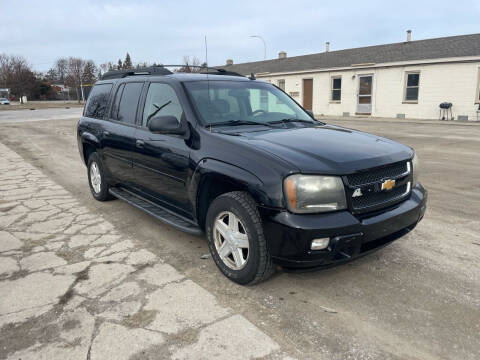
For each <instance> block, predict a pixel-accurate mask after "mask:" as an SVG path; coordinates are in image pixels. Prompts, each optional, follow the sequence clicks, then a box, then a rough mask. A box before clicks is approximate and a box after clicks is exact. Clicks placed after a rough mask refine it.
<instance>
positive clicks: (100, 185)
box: [87, 152, 113, 201]
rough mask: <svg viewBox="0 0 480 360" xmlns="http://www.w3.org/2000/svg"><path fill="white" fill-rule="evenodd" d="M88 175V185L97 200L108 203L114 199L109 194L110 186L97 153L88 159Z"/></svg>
mask: <svg viewBox="0 0 480 360" xmlns="http://www.w3.org/2000/svg"><path fill="white" fill-rule="evenodd" d="M87 174H88V185H90V191H91V193H92V195H93V197H94V198H95V200H98V201H107V200H111V199H113V196H112V195H111V194H110V193H109V192H108V189H109V188H110V186H109V185H108V183H107V180H106V178H105V171H104V168H103V164H102V161H101V160H100V156H98V154H97V153H96V152H93V153H91V154H90V156H89V157H88V163H87Z"/></svg>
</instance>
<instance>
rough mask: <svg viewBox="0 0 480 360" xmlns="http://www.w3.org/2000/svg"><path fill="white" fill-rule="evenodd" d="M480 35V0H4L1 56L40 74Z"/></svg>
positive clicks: (253, 57)
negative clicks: (56, 68) (63, 62)
mask: <svg viewBox="0 0 480 360" xmlns="http://www.w3.org/2000/svg"><path fill="white" fill-rule="evenodd" d="M407 29H412V30H413V35H412V36H413V39H424V38H432V37H441V36H450V35H459V34H471V33H478V32H480V0H468V1H463V0H456V1H445V0H437V1H423V0H416V1H407V0H404V1H389V0H383V1H368V0H364V1H358V0H352V1H340V0H338V1H321V0H317V1H300V0H297V1H295V0H290V1H280V0H276V1H270V0H268V1H262V0H255V1H250V0H223V1H206V0H204V1H185V0H183V1H172V0H170V1H160V0H157V1H155V0H145V1H142V0H137V1H135V0H129V1H124V0H114V1H110V0H105V1H104V0H95V1H93V0H81V1H80V0H77V1H70V0H61V1H57V0H43V1H36V0H0V53H7V54H15V55H22V56H24V57H25V58H27V60H28V61H29V62H30V64H32V65H33V67H34V68H35V70H47V69H49V68H50V67H51V66H52V65H53V63H54V61H55V59H57V58H58V57H61V56H80V57H83V58H85V59H92V60H94V61H95V63H96V64H101V63H104V62H107V61H114V62H116V61H117V60H118V59H119V58H122V59H123V58H124V57H125V53H126V52H127V51H128V52H129V53H130V55H131V57H132V61H133V62H134V64H135V63H137V62H143V61H147V62H157V63H164V64H172V63H180V62H181V61H182V58H183V55H190V56H197V57H198V58H199V59H200V60H202V61H203V60H204V59H205V47H204V36H205V35H206V36H207V40H208V62H209V65H220V64H224V63H225V60H226V59H227V58H232V59H233V60H234V62H235V63H240V62H248V61H256V60H262V59H263V44H262V42H261V41H260V40H259V39H252V38H250V37H249V36H250V35H261V36H263V38H264V39H265V40H266V42H267V58H275V57H277V54H278V52H279V51H281V50H284V51H286V52H287V54H288V56H293V55H303V54H309V53H316V52H321V51H324V48H325V42H326V41H330V43H331V45H330V48H331V50H339V49H345V48H352V47H359V46H367V45H376V44H385V43H391V42H399V41H404V40H405V37H406V35H405V31H406V30H407Z"/></svg>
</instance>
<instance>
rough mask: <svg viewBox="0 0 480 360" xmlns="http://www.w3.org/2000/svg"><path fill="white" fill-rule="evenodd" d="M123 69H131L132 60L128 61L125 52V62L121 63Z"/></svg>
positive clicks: (128, 55) (128, 58)
mask: <svg viewBox="0 0 480 360" xmlns="http://www.w3.org/2000/svg"><path fill="white" fill-rule="evenodd" d="M123 68H124V69H133V65H132V60H131V59H130V54H129V53H128V52H127V55H126V56H125V60H124V62H123Z"/></svg>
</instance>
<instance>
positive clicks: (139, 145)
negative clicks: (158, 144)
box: [135, 140, 145, 149]
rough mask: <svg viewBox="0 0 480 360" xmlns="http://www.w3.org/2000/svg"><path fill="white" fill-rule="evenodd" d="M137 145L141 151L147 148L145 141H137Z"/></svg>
mask: <svg viewBox="0 0 480 360" xmlns="http://www.w3.org/2000/svg"><path fill="white" fill-rule="evenodd" d="M135 145H136V146H137V148H140V149H143V148H144V147H145V141H143V140H137V141H136V142H135Z"/></svg>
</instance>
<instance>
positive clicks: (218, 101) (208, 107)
mask: <svg viewBox="0 0 480 360" xmlns="http://www.w3.org/2000/svg"><path fill="white" fill-rule="evenodd" d="M185 86H186V88H187V91H188V92H189V94H190V96H191V98H192V100H193V102H194V106H195V108H196V109H197V111H198V113H199V114H200V116H201V117H202V120H203V122H204V123H205V125H213V124H217V123H227V122H232V121H250V122H252V123H253V122H256V123H264V124H267V123H269V122H275V121H282V120H286V119H288V120H290V119H295V120H299V121H308V122H312V118H311V117H310V116H309V115H308V114H307V113H306V112H305V111H304V110H303V109H302V108H301V107H300V106H298V105H297V104H296V103H295V101H293V100H292V99H291V98H290V97H289V96H288V95H286V94H285V93H284V92H282V91H281V90H279V89H278V88H276V87H275V86H273V85H271V84H266V83H259V82H248V81H192V82H186V83H185Z"/></svg>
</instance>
